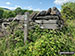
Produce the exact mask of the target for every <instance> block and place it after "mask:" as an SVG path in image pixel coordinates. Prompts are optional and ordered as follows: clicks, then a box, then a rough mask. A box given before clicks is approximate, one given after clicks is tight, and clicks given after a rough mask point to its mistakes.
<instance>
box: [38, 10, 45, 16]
mask: <svg viewBox="0 0 75 56" xmlns="http://www.w3.org/2000/svg"><path fill="white" fill-rule="evenodd" d="M45 15H46V11H41V12H39V13H38V14H37V16H45Z"/></svg>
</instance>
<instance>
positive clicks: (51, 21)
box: [35, 20, 58, 24]
mask: <svg viewBox="0 0 75 56" xmlns="http://www.w3.org/2000/svg"><path fill="white" fill-rule="evenodd" d="M57 21H58V20H35V22H36V23H49V24H56V23H57Z"/></svg>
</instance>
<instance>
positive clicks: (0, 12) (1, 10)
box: [0, 8, 4, 19]
mask: <svg viewBox="0 0 75 56" xmlns="http://www.w3.org/2000/svg"><path fill="white" fill-rule="evenodd" d="M3 12H4V11H3V9H2V8H0V19H1V18H2V17H3Z"/></svg>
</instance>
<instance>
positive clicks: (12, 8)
mask: <svg viewBox="0 0 75 56" xmlns="http://www.w3.org/2000/svg"><path fill="white" fill-rule="evenodd" d="M0 7H3V8H8V9H10V10H14V9H16V8H17V7H21V6H17V5H15V6H14V7H9V6H0Z"/></svg>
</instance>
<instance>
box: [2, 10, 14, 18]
mask: <svg viewBox="0 0 75 56" xmlns="http://www.w3.org/2000/svg"><path fill="white" fill-rule="evenodd" d="M10 17H15V12H14V11H4V13H3V18H10Z"/></svg>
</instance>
